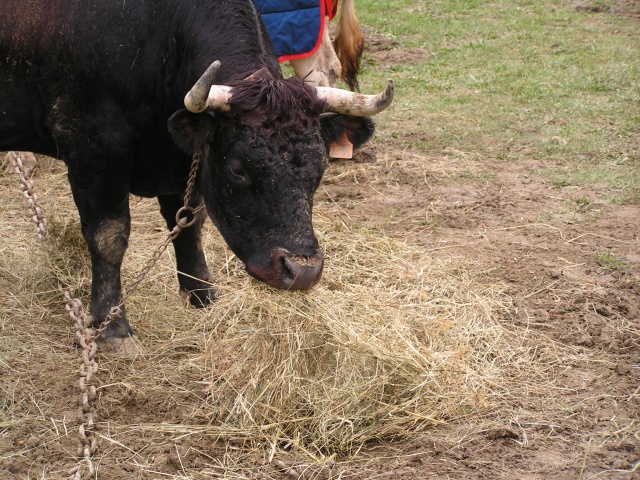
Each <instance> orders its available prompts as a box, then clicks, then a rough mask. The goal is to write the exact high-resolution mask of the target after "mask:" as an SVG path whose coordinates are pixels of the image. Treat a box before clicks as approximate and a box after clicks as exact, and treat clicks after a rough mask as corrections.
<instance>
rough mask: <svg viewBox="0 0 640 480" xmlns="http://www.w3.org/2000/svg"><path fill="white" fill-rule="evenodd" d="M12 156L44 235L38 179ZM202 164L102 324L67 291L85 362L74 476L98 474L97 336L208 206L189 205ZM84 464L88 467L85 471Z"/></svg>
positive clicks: (196, 157) (83, 479)
mask: <svg viewBox="0 0 640 480" xmlns="http://www.w3.org/2000/svg"><path fill="white" fill-rule="evenodd" d="M9 156H10V158H11V161H12V163H13V166H14V170H15V172H16V173H17V174H18V177H19V178H20V183H21V186H22V190H23V192H24V193H23V194H24V196H25V198H26V199H27V202H28V204H29V209H30V210H31V212H32V217H31V220H32V221H33V222H34V223H35V224H36V226H37V232H38V237H39V238H42V237H43V236H44V234H45V228H46V219H45V217H44V213H43V212H44V211H43V209H42V207H41V206H40V204H39V202H38V196H37V195H36V194H34V193H33V187H34V182H33V180H31V179H29V178H27V177H28V173H27V171H26V168H25V166H24V164H23V162H22V158H21V153H20V152H9ZM199 164H200V154H199V153H196V154H195V155H194V156H193V161H192V163H191V171H190V172H189V180H188V181H187V188H186V190H185V195H184V203H183V206H182V207H181V208H180V209H179V210H178V212H177V213H176V226H175V227H174V228H173V229H172V230H171V232H169V234H168V235H167V238H166V239H165V240H164V241H163V242H162V244H161V245H160V246H159V247H158V248H157V249H156V251H155V253H154V254H153V256H152V257H151V258H150V259H149V260H148V261H147V263H146V265H145V266H144V267H143V268H142V270H141V271H140V273H138V275H137V276H136V278H135V280H134V281H133V282H132V284H131V286H130V287H129V289H128V290H127V292H126V294H125V295H123V297H122V300H121V301H120V304H119V305H116V306H115V307H112V308H111V310H110V311H109V315H107V317H106V318H105V320H104V321H103V322H102V323H101V324H100V327H99V328H97V329H94V328H93V320H94V319H93V317H92V316H91V315H87V314H86V313H85V312H84V310H83V308H82V302H81V301H80V300H79V299H77V298H74V297H73V291H66V292H64V299H65V302H66V306H65V309H66V310H67V312H68V313H69V316H70V317H71V319H72V320H73V321H74V323H75V325H76V337H77V338H78V343H80V346H81V347H82V365H80V369H79V375H80V379H79V380H78V386H79V387H80V392H81V394H82V405H81V408H80V415H79V419H80V426H79V427H78V440H79V446H78V457H80V460H79V461H78V464H77V465H75V466H74V467H73V468H72V469H71V470H70V472H69V473H70V474H71V475H73V477H74V480H87V479H89V478H97V474H96V469H95V466H94V464H93V460H92V457H93V455H94V454H95V452H96V450H97V449H98V439H97V437H96V435H95V433H94V428H95V425H96V414H95V408H94V407H93V401H94V399H95V398H96V387H95V385H93V384H92V383H91V381H92V379H93V376H94V375H95V374H97V373H98V363H97V362H96V360H95V356H96V353H97V351H98V344H97V342H96V339H97V338H98V336H99V335H100V333H102V332H103V331H104V329H105V328H107V326H108V325H109V324H110V323H111V322H112V321H114V320H115V319H116V318H118V317H119V316H120V315H121V314H122V306H123V305H124V301H125V300H126V299H127V298H128V297H129V296H130V295H131V293H132V292H133V291H134V290H135V289H136V288H137V287H138V285H139V284H140V283H141V282H142V280H143V279H144V277H145V276H146V275H147V274H148V273H149V272H150V271H151V269H152V268H153V267H154V266H155V264H156V263H157V262H158V260H159V259H160V257H161V256H162V254H163V253H164V251H165V250H166V249H167V247H168V246H169V244H170V243H171V241H172V240H174V239H175V238H176V237H177V236H178V235H180V232H181V231H182V230H183V229H185V228H188V227H190V226H191V225H193V224H194V223H195V221H196V216H197V215H198V213H199V212H200V211H202V210H203V209H204V204H200V205H199V206H198V207H196V208H193V207H191V206H189V202H190V200H191V196H192V194H193V189H194V185H195V181H196V176H197V172H198V166H199ZM186 212H189V213H191V215H193V218H192V219H191V220H190V221H187V217H186V216H184V217H183V216H182V215H184V214H185V213H186ZM83 466H84V467H85V468H84V471H83Z"/></svg>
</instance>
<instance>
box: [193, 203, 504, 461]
mask: <svg viewBox="0 0 640 480" xmlns="http://www.w3.org/2000/svg"><path fill="white" fill-rule="evenodd" d="M318 217H319V218H317V220H316V230H317V232H318V233H319V236H320V241H321V244H322V245H323V246H325V248H326V249H327V252H326V258H327V264H326V265H325V275H324V278H323V280H322V282H321V283H320V284H319V285H318V286H317V287H316V288H314V289H313V291H311V292H279V291H275V290H274V289H271V288H269V287H265V286H261V285H258V284H257V282H252V281H244V282H243V284H242V287H241V288H237V286H236V289H235V290H233V291H230V292H229V291H228V292H227V294H226V295H225V296H224V297H223V298H222V299H221V300H220V301H219V302H218V303H217V304H216V305H214V306H213V307H212V308H211V310H210V311H209V312H207V314H206V315H205V316H204V317H203V318H202V319H201V321H202V322H204V323H206V324H208V325H209V326H213V330H212V331H211V333H210V335H209V337H208V339H207V341H206V355H205V358H206V361H207V362H208V363H207V364H208V365H209V366H210V371H211V379H210V385H209V387H208V393H209V397H208V399H207V401H206V402H205V404H203V405H202V406H201V412H204V413H205V414H206V415H207V417H208V418H209V420H210V422H211V424H212V425H216V426H217V428H216V430H217V431H218V432H219V435H220V436H222V437H226V438H228V439H234V440H238V441H242V442H247V441H252V442H255V441H257V442H264V443H265V444H272V445H274V444H287V443H289V444H294V445H297V446H299V447H302V448H304V449H306V450H308V451H311V452H339V453H352V452H354V451H355V450H357V449H358V448H359V447H361V446H362V445H363V444H364V443H366V442H368V441H371V440H375V439H385V440H391V439H396V438H399V437H407V436H410V435H415V434H416V433H418V432H420V431H423V430H424V429H425V428H428V427H430V426H432V425H436V424H439V423H442V422H445V421H447V420H448V419H451V418H460V417H461V416H466V415H470V414H471V413H473V412H475V411H477V410H478V409H482V408H484V407H486V405H487V400H486V399H487V397H488V396H489V395H491V392H492V388H493V385H494V384H496V383H500V382H501V376H502V375H503V373H504V372H502V371H501V362H500V361H497V360H496V357H497V356H498V355H499V354H500V353H501V352H499V351H497V350H498V349H505V346H503V345H501V344H502V343H504V342H505V339H504V338H503V331H502V329H501V328H500V327H499V326H498V325H497V322H495V321H494V318H493V315H494V312H495V311H496V309H497V308H501V305H500V303H499V301H498V298H499V292H496V291H494V290H492V289H491V288H489V287H484V286H481V285H478V284H473V282H472V281H471V280H470V279H469V278H467V276H466V272H465V270H464V266H463V265H459V266H457V265H455V264H453V263H442V262H436V261H434V260H433V259H431V258H429V257H428V256H427V255H424V254H423V252H422V251H421V250H420V249H418V248H416V247H413V246H411V245H407V244H404V243H402V242H400V241H397V240H393V239H391V238H388V237H384V236H381V235H379V234H373V233H372V232H369V231H367V230H358V229H353V228H349V227H348V226H346V225H345V224H343V223H341V222H340V221H339V220H338V219H337V218H336V217H332V216H331V215H326V216H318ZM241 281H242V280H241ZM195 328H196V329H198V330H201V329H202V328H203V326H202V325H200V326H196V327H195ZM506 350H509V348H508V347H507V348H506Z"/></svg>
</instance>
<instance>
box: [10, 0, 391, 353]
mask: <svg viewBox="0 0 640 480" xmlns="http://www.w3.org/2000/svg"><path fill="white" fill-rule="evenodd" d="M215 60H219V61H220V63H221V67H220V68H219V71H217V72H216V70H217V68H216V67H215V66H214V67H212V68H209V70H207V68H208V67H209V66H210V65H212V64H213V63H214V61H215ZM205 70H207V71H208V73H207V74H206V75H204V76H202V74H203V72H205ZM201 76H202V78H201ZM198 79H200V80H198ZM214 80H215V84H216V85H213V87H212V83H213V82H214ZM219 86H221V87H219ZM334 90H335V89H314V88H311V87H309V86H307V85H305V84H304V82H303V81H301V80H297V79H287V80H283V79H282V74H281V71H280V67H279V64H278V61H277V58H276V55H275V53H274V51H273V48H272V46H271V43H270V40H269V38H268V36H267V34H266V33H265V29H264V27H263V25H262V22H261V20H260V17H259V15H258V13H257V12H256V10H255V8H254V6H253V4H252V2H251V1H250V0H227V1H225V2H221V1H219V0H189V1H185V0H158V1H137V2H133V1H132V2H108V1H104V0H84V1H78V0H29V1H25V0H3V2H2V3H1V4H0V150H30V151H34V152H38V153H42V154H46V155H49V156H52V157H56V158H59V159H61V160H63V161H64V162H65V163H66V165H67V168H68V177H69V183H70V185H71V190H72V192H73V197H74V200H75V203H76V206H77V208H78V211H79V213H80V219H81V223H82V234H83V236H84V239H85V241H86V243H87V246H88V249H89V252H90V254H91V265H92V287H91V314H92V315H93V316H94V318H95V325H96V326H97V325H98V324H100V323H101V322H102V321H103V320H104V318H105V316H106V315H107V314H108V312H109V310H110V308H111V307H112V306H114V305H116V304H118V303H120V301H121V298H122V293H121V284H120V268H121V264H122V259H123V255H124V252H125V249H126V248H127V243H128V238H129V231H130V216H129V203H128V198H129V194H130V193H132V194H134V195H140V196H145V197H153V196H156V197H158V201H159V203H160V211H161V213H162V215H163V217H164V218H165V220H166V223H167V226H168V227H169V228H170V229H171V228H173V227H174V226H175V223H176V220H175V214H176V211H177V210H178V209H179V208H180V207H181V206H182V203H183V198H184V192H185V186H186V181H187V177H188V173H189V167H190V165H191V159H192V156H193V155H194V154H198V155H200V157H201V166H200V169H199V171H198V177H197V178H198V180H197V183H196V189H195V190H196V191H195V194H194V196H193V199H192V201H191V204H192V205H193V206H196V205H198V204H199V203H201V202H202V201H203V200H204V202H205V205H206V208H207V211H208V214H209V216H210V217H211V219H212V220H213V222H214V223H215V225H216V226H217V228H218V229H219V230H220V232H221V234H222V236H223V237H224V239H225V241H226V242H227V244H228V245H229V247H230V248H231V249H232V250H233V252H234V253H235V254H236V255H237V256H238V258H240V259H241V260H242V261H243V262H244V263H245V265H246V268H247V271H248V272H249V273H250V274H251V275H253V276H254V277H256V278H258V279H260V280H262V281H264V282H266V283H268V284H270V285H273V286H275V287H278V288H285V289H307V288H310V287H311V286H313V285H314V284H315V283H316V282H317V281H318V280H319V278H320V275H321V274H322V265H323V255H322V252H321V250H320V249H319V246H318V242H317V240H316V238H315V235H314V232H313V227H312V223H311V211H312V205H313V194H314V192H315V191H316V189H317V188H318V184H319V182H320V179H321V177H322V175H323V172H324V170H325V165H326V157H327V149H328V145H330V144H331V143H332V142H333V141H336V140H337V139H339V138H342V137H343V136H344V135H345V134H346V137H347V138H348V139H349V140H350V141H351V142H352V143H353V144H354V145H355V146H358V145H360V144H362V143H364V142H366V141H367V140H368V139H369V138H370V137H371V135H372V134H373V129H374V127H373V122H372V121H371V120H370V118H369V117H367V116H366V115H372V114H374V113H377V112H378V111H380V110H382V109H384V108H386V106H388V104H389V103H390V102H391V99H392V97H393V85H392V84H391V83H389V86H388V88H387V90H386V91H385V92H383V93H382V94H380V95H377V96H360V95H358V94H351V93H350V92H343V91H334ZM187 92H189V94H188V95H187V97H186V98H185V94H186V93H187ZM347 93H349V95H353V96H348V95H347ZM345 95H347V96H345ZM183 102H184V103H183ZM183 105H186V106H187V107H188V109H189V110H190V111H187V110H185V109H184V108H182V107H183ZM327 111H332V112H337V113H334V114H328V115H327V114H324V115H322V114H323V112H327ZM167 125H168V126H167ZM203 217H204V216H203V215H197V217H196V221H195V224H194V226H193V227H191V228H189V229H186V230H184V231H183V232H182V233H181V234H180V236H179V237H178V238H177V239H175V240H174V242H173V245H174V248H175V252H176V261H177V268H178V272H179V273H178V280H179V284H180V290H181V291H182V292H185V293H188V294H189V295H190V301H191V303H192V304H193V305H196V306H202V305H207V304H208V303H209V302H211V301H212V300H213V299H215V297H216V291H215V289H214V288H213V287H211V280H212V278H211V274H210V272H209V269H208V267H207V265H206V263H205V257H204V253H203V251H202V245H201V226H202V223H203V221H204V218H203ZM132 333H133V332H132V329H131V327H130V326H129V324H128V322H127V320H126V313H125V312H124V311H123V314H122V315H121V316H120V318H119V319H117V320H116V321H114V322H112V323H111V324H110V325H109V327H108V328H107V330H105V331H104V332H103V333H102V334H101V338H100V340H101V342H102V345H103V348H104V347H105V346H106V347H107V348H113V349H117V350H128V349H129V348H130V347H131V341H130V340H128V339H129V337H130V336H131V335H132Z"/></svg>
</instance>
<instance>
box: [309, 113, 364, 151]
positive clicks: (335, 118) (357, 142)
mask: <svg viewBox="0 0 640 480" xmlns="http://www.w3.org/2000/svg"><path fill="white" fill-rule="evenodd" d="M320 123H321V126H322V138H323V140H324V144H325V145H327V147H328V146H329V145H331V144H332V143H333V142H335V141H336V140H338V139H340V138H342V136H343V135H344V134H346V135H347V138H348V139H349V141H350V142H351V143H352V144H353V146H354V147H355V148H358V147H360V146H361V145H363V144H364V143H366V142H367V141H369V139H370V138H371V136H372V135H373V132H374V131H375V124H374V123H373V120H372V119H371V117H351V116H349V115H339V114H333V113H329V114H324V115H322V116H321V118H320Z"/></svg>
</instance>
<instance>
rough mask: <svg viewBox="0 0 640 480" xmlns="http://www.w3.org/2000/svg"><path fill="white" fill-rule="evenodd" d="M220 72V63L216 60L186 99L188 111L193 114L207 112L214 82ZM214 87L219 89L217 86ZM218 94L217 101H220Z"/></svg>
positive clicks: (185, 104)
mask: <svg viewBox="0 0 640 480" xmlns="http://www.w3.org/2000/svg"><path fill="white" fill-rule="evenodd" d="M218 70H220V61H219V60H216V61H215V62H213V63H212V64H211V65H209V68H207V71H206V72H204V73H203V74H202V76H201V77H200V79H199V80H198V81H197V82H196V84H195V85H194V86H193V87H192V88H191V90H189V93H187V94H186V95H185V97H184V106H185V107H187V110H189V111H190V112H193V113H200V112H203V111H205V110H206V109H207V108H208V107H209V108H211V107H210V106H209V103H210V102H209V97H210V95H211V93H212V85H213V81H214V80H215V78H216V75H217V74H218ZM214 87H218V85H215V86H214ZM218 96H219V95H218V94H217V93H216V95H214V97H215V98H216V100H219V99H218Z"/></svg>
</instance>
